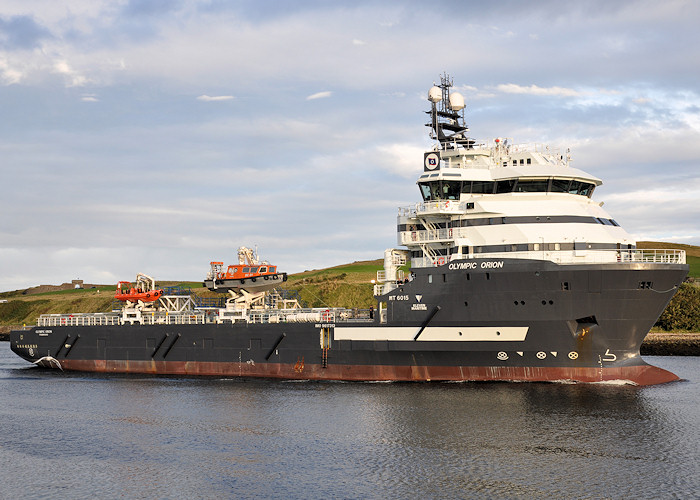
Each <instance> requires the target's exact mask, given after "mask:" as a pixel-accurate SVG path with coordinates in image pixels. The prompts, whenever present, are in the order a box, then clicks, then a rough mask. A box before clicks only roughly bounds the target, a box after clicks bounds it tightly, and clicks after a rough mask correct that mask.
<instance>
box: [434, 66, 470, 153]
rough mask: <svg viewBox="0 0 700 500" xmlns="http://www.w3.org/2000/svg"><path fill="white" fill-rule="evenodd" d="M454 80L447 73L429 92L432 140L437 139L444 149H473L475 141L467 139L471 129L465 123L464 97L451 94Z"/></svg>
mask: <svg viewBox="0 0 700 500" xmlns="http://www.w3.org/2000/svg"><path fill="white" fill-rule="evenodd" d="M452 86H453V83H452V79H451V78H450V76H449V75H448V74H447V73H444V74H443V75H442V76H440V84H439V85H437V84H435V83H434V84H433V87H432V88H431V89H430V91H429V92H428V100H429V101H430V105H431V109H430V111H426V113H427V114H429V115H430V117H431V123H426V124H425V125H426V127H431V130H430V138H431V139H436V140H437V141H438V143H439V147H440V148H442V149H456V148H457V147H458V146H462V147H465V148H472V147H473V146H474V143H475V141H474V139H470V138H469V137H467V132H468V131H469V127H467V126H466V124H465V123H464V97H462V94H460V93H458V92H451V91H450V88H451V87H452Z"/></svg>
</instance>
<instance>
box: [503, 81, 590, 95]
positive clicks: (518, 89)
mask: <svg viewBox="0 0 700 500" xmlns="http://www.w3.org/2000/svg"><path fill="white" fill-rule="evenodd" d="M496 89H497V90H499V91H501V92H505V93H507V94H529V95H541V96H556V97H576V96H580V95H584V94H585V93H584V92H581V91H579V90H574V89H568V88H564V87H538V86H537V85H529V86H523V85H518V84H516V83H505V84H501V85H497V86H496Z"/></svg>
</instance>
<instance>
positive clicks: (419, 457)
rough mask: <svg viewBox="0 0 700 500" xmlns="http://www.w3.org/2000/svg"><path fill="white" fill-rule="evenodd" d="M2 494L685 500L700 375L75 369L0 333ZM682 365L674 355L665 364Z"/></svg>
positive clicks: (691, 367) (687, 368) (690, 363)
mask: <svg viewBox="0 0 700 500" xmlns="http://www.w3.org/2000/svg"><path fill="white" fill-rule="evenodd" d="M0 348H2V349H0V408H2V409H1V410H0V411H1V412H2V418H3V421H4V422H5V424H6V427H5V432H4V434H3V436H2V438H0V458H1V459H2V462H3V463H4V464H7V465H6V466H5V468H4V470H3V472H2V478H3V490H4V491H3V494H4V495H6V496H20V495H21V496H31V497H42V496H44V497H56V496H59V495H61V496H62V495H65V496H71V497H73V498H79V497H92V496H94V495H103V496H108V497H114V496H125V497H133V498H146V497H148V498H152V497H160V498H163V497H168V498H183V497H195V498H201V497H212V496H215V495H216V496H227V497H237V498H241V497H242V498H245V497H261V496H263V497H292V498H297V497H322V496H328V497H349V498H380V497H409V496H410V497H415V496H423V497H462V498H464V497H469V498H473V497H507V498H517V497H523V498H529V497H544V496H555V497H561V498H600V497H645V498H655V497H669V496H679V497H688V496H693V495H695V494H696V493H697V490H698V487H699V486H700V479H698V478H699V477H700V474H698V472H699V471H698V465H697V464H698V463H699V460H698V459H700V455H699V453H698V451H697V450H698V444H699V443H700V436H699V435H698V429H700V417H699V416H698V412H697V410H696V408H697V405H698V402H699V401H698V399H699V397H700V391H698V384H697V383H696V382H695V381H693V380H692V376H693V375H695V374H696V373H698V368H700V362H699V361H700V360H698V359H696V358H656V359H654V364H659V365H662V364H664V363H666V364H665V365H664V367H665V368H668V369H671V370H672V371H674V372H676V373H679V375H681V376H684V377H685V378H686V379H689V380H688V381H684V382H680V383H674V384H668V385H665V386H658V387H648V388H638V387H631V386H609V385H564V384H529V383H523V384H506V383H481V384H362V383H317V382H306V383H298V382H296V383H290V382H282V381H265V380H238V379H227V380H215V379H185V378H166V377H140V376H105V375H90V374H69V373H60V372H59V373H57V372H47V371H41V370H37V369H34V368H26V366H27V365H26V364H25V363H24V362H23V361H21V360H18V359H17V360H16V359H14V357H13V355H12V353H10V352H9V348H5V346H4V345H2V344H0ZM669 363H670V364H669Z"/></svg>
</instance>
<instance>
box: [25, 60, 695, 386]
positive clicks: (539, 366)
mask: <svg viewBox="0 0 700 500" xmlns="http://www.w3.org/2000/svg"><path fill="white" fill-rule="evenodd" d="M428 102H429V103H430V104H429V106H430V109H429V110H428V111H427V114H428V116H429V123H428V124H427V126H428V127H429V130H430V137H431V139H433V146H432V147H431V148H430V149H429V150H428V151H426V152H425V153H424V155H423V165H422V167H421V166H420V159H416V160H417V161H416V163H417V167H418V168H417V170H419V172H417V173H418V180H417V184H418V188H419V192H420V195H421V199H420V200H419V201H418V202H417V203H414V204H411V205H409V206H405V207H400V208H399V210H398V216H397V248H392V249H387V250H386V251H385V253H384V269H383V270H380V271H378V273H377V279H376V280H375V283H374V285H373V287H374V288H373V292H374V297H375V300H376V306H374V307H373V308H371V309H369V310H358V309H352V308H340V307H329V308H303V307H301V306H300V304H299V303H298V301H295V300H293V299H290V298H288V297H285V296H284V295H283V294H282V293H281V292H280V291H279V290H277V289H274V288H273V289H270V288H268V287H265V286H262V287H261V288H258V287H254V286H252V285H253V282H252V280H250V281H248V282H246V277H245V276H242V275H241V274H240V273H242V272H243V271H244V269H242V268H241V269H236V268H234V269H231V268H229V270H228V271H227V272H226V273H224V274H222V272H223V271H222V269H223V268H222V265H223V263H222V262H213V263H212V268H211V271H210V273H209V275H208V276H207V278H206V279H205V280H204V286H207V287H209V288H211V289H215V288H216V287H219V286H220V287H221V288H222V290H220V291H223V292H224V293H228V294H229V295H230V297H229V298H228V299H227V300H225V302H224V301H221V302H220V303H218V304H205V303H201V301H198V300H197V295H196V294H188V293H184V292H182V291H179V292H176V291H169V290H164V293H163V295H162V296H160V297H159V298H158V300H157V301H154V302H148V303H136V304H135V303H133V302H126V303H125V304H123V305H122V307H121V308H120V309H116V310H113V311H112V312H111V313H81V314H80V313H76V314H58V315H42V316H40V317H39V318H38V321H37V325H36V326H33V327H28V328H25V329H23V330H18V331H13V332H12V333H11V348H12V350H13V351H14V352H15V353H16V354H18V355H19V356H21V357H22V358H24V359H25V360H27V361H29V362H32V363H35V364H37V365H39V366H42V367H49V368H54V369H61V370H80V371H90V372H112V373H148V374H168V375H184V376H195V375H201V376H217V377H220V376H224V377H231V376H233V377H271V378H281V379H301V380H347V381H572V382H610V381H622V382H625V383H632V384H639V385H648V384H659V383H665V382H670V381H673V380H677V378H678V377H677V376H676V375H674V374H673V373H670V372H668V371H666V370H663V369H661V368H658V367H654V366H651V365H649V364H647V363H646V362H645V361H644V360H643V359H642V358H641V357H640V353H639V348H640V345H641V343H642V340H643V339H644V337H645V335H646V334H647V332H648V331H649V330H650V328H651V327H652V326H653V325H654V323H655V322H656V320H657V319H658V317H659V316H660V314H661V313H662V312H663V310H664V308H665V307H666V305H667V304H668V302H669V301H670V300H671V298H672V297H673V295H674V294H675V293H676V291H677V289H678V286H679V285H680V284H681V282H682V281H683V279H684V278H685V276H686V274H687V272H688V266H687V265H686V257H685V252H684V251H682V250H669V249H664V250H642V249H639V248H637V247H636V242H635V241H634V240H633V239H632V237H631V236H630V235H629V234H628V233H627V232H626V231H625V230H624V229H623V228H622V227H621V226H620V225H619V224H618V223H617V222H616V221H615V220H614V219H613V218H612V217H611V216H610V215H609V214H608V213H606V211H605V210H604V209H603V208H602V205H603V204H602V203H599V202H596V201H594V200H593V198H592V195H593V193H594V191H595V189H596V188H597V187H598V186H600V185H601V184H602V182H601V180H600V179H598V178H596V177H594V176H592V175H590V174H588V173H586V172H584V171H583V170H579V169H577V168H575V167H574V166H573V165H572V163H573V162H572V159H571V155H570V152H569V151H568V150H567V151H566V152H560V151H558V150H556V149H553V148H549V147H547V146H543V145H539V144H517V143H514V142H513V141H512V139H509V138H495V139H492V140H488V141H479V140H476V139H473V138H471V137H470V136H469V128H468V127H467V126H466V123H465V117H464V110H465V103H464V98H463V96H462V95H461V94H460V93H459V92H456V91H455V89H454V85H453V80H452V79H451V78H450V77H449V76H448V75H446V74H445V75H442V76H441V77H440V82H439V83H437V84H434V85H433V87H432V88H431V89H430V90H429V92H428ZM251 266H252V265H249V266H248V267H251ZM266 267H267V269H265V273H266V274H267V275H269V277H268V280H267V281H269V280H270V279H274V280H276V281H277V282H281V281H283V279H286V275H282V274H280V273H278V272H277V269H276V268H274V271H270V269H271V266H269V265H268V266H266ZM248 271H249V272H250V269H248ZM260 271H261V269H260V266H258V269H257V271H256V272H257V273H258V274H257V275H256V276H255V277H256V278H259V277H260V276H263V278H262V280H261V281H262V283H266V281H265V280H264V275H262V274H261V273H260ZM237 273H238V274H237ZM272 275H274V276H275V277H274V278H271V276H272ZM249 277H250V276H249ZM256 283H257V281H256ZM368 286H372V284H368ZM256 288H257V289H256Z"/></svg>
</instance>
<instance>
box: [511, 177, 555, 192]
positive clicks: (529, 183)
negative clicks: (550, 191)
mask: <svg viewBox="0 0 700 500" xmlns="http://www.w3.org/2000/svg"><path fill="white" fill-rule="evenodd" d="M548 185H549V181H548V180H547V179H537V180H519V181H518V185H517V186H515V192H516V193H546V192H547V187H548Z"/></svg>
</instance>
